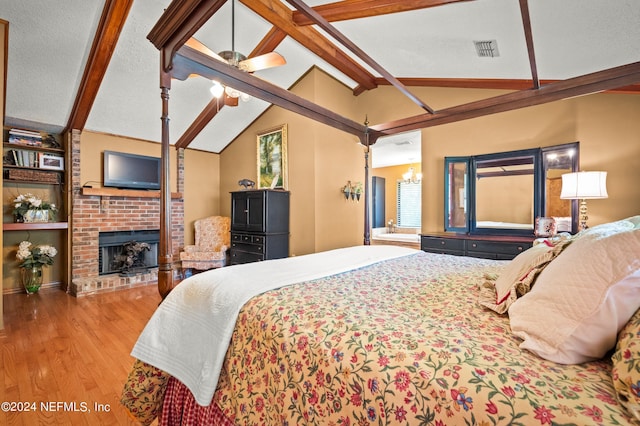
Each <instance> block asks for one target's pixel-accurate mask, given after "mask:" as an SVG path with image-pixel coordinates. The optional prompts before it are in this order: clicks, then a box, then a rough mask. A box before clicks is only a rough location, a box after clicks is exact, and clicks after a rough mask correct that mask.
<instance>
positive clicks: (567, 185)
mask: <svg viewBox="0 0 640 426" xmlns="http://www.w3.org/2000/svg"><path fill="white" fill-rule="evenodd" d="M608 196H609V195H608V194H607V172H576V173H566V174H563V175H562V191H561V193H560V198H561V199H563V200H580V231H583V230H585V229H587V228H588V226H587V220H588V219H589V218H588V216H587V199H596V198H607V197H608Z"/></svg>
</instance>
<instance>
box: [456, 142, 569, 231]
mask: <svg viewBox="0 0 640 426" xmlns="http://www.w3.org/2000/svg"><path fill="white" fill-rule="evenodd" d="M578 151H579V146H578V142H575V143H571V144H564V145H556V146H552V147H547V148H534V149H527V150H520V151H510V152H500V153H494V154H485V155H477V156H471V157H446V158H445V200H444V208H445V216H444V217H445V231H448V232H464V233H470V234H496V235H525V236H532V235H533V233H534V223H535V219H536V217H539V216H550V217H554V218H555V219H556V221H557V223H558V228H559V232H563V231H568V232H575V230H577V216H578V215H577V205H576V203H575V202H571V201H568V200H561V199H560V191H561V189H562V179H561V176H562V174H564V173H570V172H572V171H577V170H578Z"/></svg>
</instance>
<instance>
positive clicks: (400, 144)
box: [394, 141, 411, 146]
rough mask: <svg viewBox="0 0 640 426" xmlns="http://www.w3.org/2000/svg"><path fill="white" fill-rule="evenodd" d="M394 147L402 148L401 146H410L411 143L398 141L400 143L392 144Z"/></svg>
mask: <svg viewBox="0 0 640 426" xmlns="http://www.w3.org/2000/svg"><path fill="white" fill-rule="evenodd" d="M394 145H395V146H402V145H411V141H400V142H394Z"/></svg>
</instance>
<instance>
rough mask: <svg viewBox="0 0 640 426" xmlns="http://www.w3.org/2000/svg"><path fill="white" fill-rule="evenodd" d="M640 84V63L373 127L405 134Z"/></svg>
mask: <svg viewBox="0 0 640 426" xmlns="http://www.w3.org/2000/svg"><path fill="white" fill-rule="evenodd" d="M639 82H640V62H634V63H632V64H628V65H623V66H620V67H615V68H611V69H608V70H604V71H598V72H595V73H591V74H587V75H583V76H580V77H575V78H570V79H567V80H562V81H558V82H556V83H552V84H549V85H546V86H542V87H541V88H539V89H530V90H521V91H518V92H513V93H507V94H505V95H501V96H496V97H492V98H488V99H482V100H479V101H476V102H471V103H467V104H464V105H459V106H455V107H451V108H446V109H442V110H439V111H436V113H435V114H421V115H417V116H413V117H407V118H404V119H401V120H396V121H392V122H388V123H383V124H378V125H375V126H371V129H372V130H374V131H376V132H379V133H381V134H384V135H392V134H397V133H403V132H407V131H410V130H417V129H423V128H427V127H433V126H439V125H442V124H448V123H454V122H458V121H462V120H468V119H471V118H477V117H483V116H486V115H491V114H497V113H500V112H506V111H512V110H515V109H520V108H526V107H530V106H535V105H541V104H545V103H548V102H554V101H559V100H562V99H567V98H571V97H576V96H582V95H588V94H592V93H597V92H602V91H606V90H612V89H615V88H619V87H624V86H629V85H636V84H638V83H639Z"/></svg>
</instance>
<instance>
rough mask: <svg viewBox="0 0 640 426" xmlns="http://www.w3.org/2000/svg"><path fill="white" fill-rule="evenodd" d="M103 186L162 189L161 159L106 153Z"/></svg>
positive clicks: (122, 153) (112, 152)
mask: <svg viewBox="0 0 640 426" xmlns="http://www.w3.org/2000/svg"><path fill="white" fill-rule="evenodd" d="M102 166H103V182H102V185H103V186H110V187H116V188H125V189H160V158H158V157H149V156H146V155H137V154H128V153H125V152H116V151H104V157H103V161H102Z"/></svg>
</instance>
